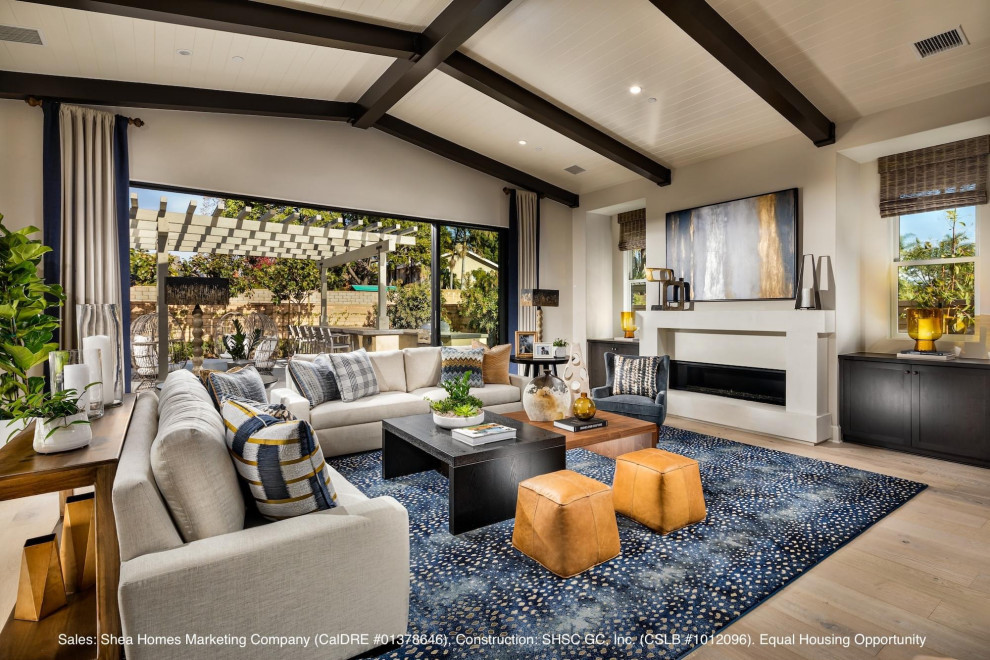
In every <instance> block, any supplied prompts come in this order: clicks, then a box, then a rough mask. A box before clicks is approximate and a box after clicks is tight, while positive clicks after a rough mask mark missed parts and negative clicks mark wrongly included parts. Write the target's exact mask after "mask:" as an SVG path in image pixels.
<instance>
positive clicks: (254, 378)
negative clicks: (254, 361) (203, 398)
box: [206, 365, 268, 410]
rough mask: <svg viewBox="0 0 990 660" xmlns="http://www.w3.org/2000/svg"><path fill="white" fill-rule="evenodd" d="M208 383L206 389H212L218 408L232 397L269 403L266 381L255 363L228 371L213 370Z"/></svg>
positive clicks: (214, 402)
mask: <svg viewBox="0 0 990 660" xmlns="http://www.w3.org/2000/svg"><path fill="white" fill-rule="evenodd" d="M207 383H208V384H207V386H206V389H208V390H209V391H210V397H211V398H212V399H213V405H215V406H216V407H217V410H219V409H220V406H222V405H223V402H224V401H226V400H227V399H231V398H233V399H240V400H241V401H254V402H256V403H261V404H265V403H268V394H267V393H266V392H265V383H264V381H262V380H261V374H259V373H258V370H257V369H255V368H254V366H253V365H248V366H246V367H244V368H242V369H234V370H231V371H228V372H226V373H222V372H220V371H214V372H211V373H210V376H209V379H208V381H207Z"/></svg>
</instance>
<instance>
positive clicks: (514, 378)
mask: <svg viewBox="0 0 990 660" xmlns="http://www.w3.org/2000/svg"><path fill="white" fill-rule="evenodd" d="M531 380H533V378H532V377H531V376H520V375H519V374H512V373H510V374H509V384H510V385H515V386H516V387H518V388H519V394H520V396H521V395H522V391H523V390H524V389H525V388H526V386H527V385H529V381H531Z"/></svg>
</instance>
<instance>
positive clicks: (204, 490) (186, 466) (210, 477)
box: [151, 369, 244, 543]
mask: <svg viewBox="0 0 990 660" xmlns="http://www.w3.org/2000/svg"><path fill="white" fill-rule="evenodd" d="M151 469H152V472H154V475H155V481H156V482H157V484H158V489H159V490H160V491H161V494H162V496H163V497H164V498H165V502H166V504H168V508H169V512H170V513H171V514H172V519H173V520H174V521H175V526H176V527H177V528H178V530H179V533H180V534H181V535H182V538H183V539H184V540H185V541H186V542H187V543H188V542H190V541H196V540H198V539H204V538H209V537H211V536H217V535H219V534H227V533H228V532H234V531H237V530H240V529H243V528H244V498H243V496H242V495H241V490H240V486H239V485H238V483H237V472H236V471H235V470H234V465H233V463H232V462H231V458H230V456H229V454H228V453H227V445H226V443H225V442H224V426H223V419H222V418H221V417H220V413H219V412H217V409H216V408H215V407H214V406H213V402H212V401H210V395H209V393H208V392H207V391H206V388H205V387H203V385H202V384H201V383H200V382H199V380H198V379H197V378H196V377H195V376H193V375H192V373H191V372H189V371H186V370H185V369H182V370H180V371H175V372H172V373H171V374H169V376H168V378H166V379H165V384H164V385H163V386H162V393H161V396H160V397H159V401H158V435H157V436H156V437H155V441H154V442H153V443H152V445H151Z"/></svg>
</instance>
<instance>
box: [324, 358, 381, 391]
mask: <svg viewBox="0 0 990 660" xmlns="http://www.w3.org/2000/svg"><path fill="white" fill-rule="evenodd" d="M327 357H329V358H330V364H332V365H333V375H334V378H336V379H337V389H338V390H340V398H341V399H342V400H343V401H357V400H358V399H361V398H364V397H366V396H371V395H372V394H378V391H379V390H378V377H377V376H375V368H374V367H373V366H371V358H369V357H368V353H367V351H365V350H364V349H363V348H362V349H360V350H357V351H351V352H350V353H332V354H331V355H329V356H327Z"/></svg>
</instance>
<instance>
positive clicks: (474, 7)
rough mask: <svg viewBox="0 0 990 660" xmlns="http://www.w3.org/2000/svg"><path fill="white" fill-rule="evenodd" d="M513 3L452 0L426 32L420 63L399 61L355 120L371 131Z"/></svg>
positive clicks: (368, 93) (365, 98) (363, 101)
mask: <svg viewBox="0 0 990 660" xmlns="http://www.w3.org/2000/svg"><path fill="white" fill-rule="evenodd" d="M509 2H510V0H451V3H450V4H449V5H447V7H446V8H445V9H444V10H443V11H442V12H440V15H439V16H437V18H436V20H434V21H433V22H432V23H430V25H429V26H428V27H427V28H426V29H425V30H424V31H423V34H422V35H421V37H422V41H421V44H422V54H421V56H420V58H419V59H418V60H417V61H416V62H409V61H405V60H396V61H395V62H393V63H392V65H391V66H390V67H389V68H388V69H387V70H386V71H385V73H383V74H382V75H381V77H380V78H378V80H377V81H375V83H374V84H373V85H372V86H371V87H369V88H368V91H366V92H365V93H364V94H363V95H362V96H361V98H360V99H359V100H358V105H360V106H361V107H362V108H363V109H364V111H363V112H362V113H361V114H360V115H359V116H358V118H357V119H356V120H355V121H354V125H355V126H357V127H358V128H370V127H371V126H373V125H374V123H375V122H376V121H378V120H379V119H380V118H382V117H383V116H384V115H385V113H386V112H388V111H389V110H390V109H391V108H392V106H394V105H395V104H396V103H398V102H399V101H400V100H401V99H402V97H403V96H405V95H406V94H408V93H409V92H410V91H411V90H412V88H413V87H415V86H416V85H418V84H419V83H420V82H421V81H422V80H423V79H424V78H426V76H428V75H429V74H430V72H431V71H433V70H434V69H436V68H437V67H438V66H440V64H441V63H442V62H443V61H444V60H445V59H446V58H447V57H449V56H450V55H451V54H452V53H453V52H455V51H456V50H457V49H458V48H459V47H460V46H461V44H463V43H464V42H465V41H467V40H468V39H470V38H471V35H473V34H474V33H475V32H477V31H478V30H480V29H481V28H482V27H483V26H484V25H485V23H487V22H488V21H490V20H491V19H492V18H494V17H495V15H496V14H497V13H498V12H500V11H501V10H502V9H503V8H504V7H505V6H506V5H507V4H509Z"/></svg>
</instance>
